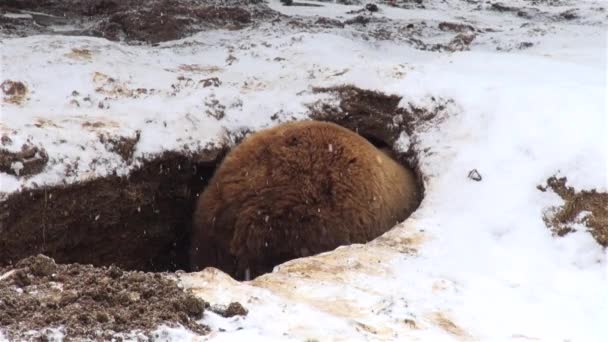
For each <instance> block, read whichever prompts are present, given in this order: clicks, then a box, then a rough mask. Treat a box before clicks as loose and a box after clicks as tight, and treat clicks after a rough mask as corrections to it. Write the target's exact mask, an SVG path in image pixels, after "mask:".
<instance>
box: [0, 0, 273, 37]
mask: <svg viewBox="0 0 608 342" xmlns="http://www.w3.org/2000/svg"><path fill="white" fill-rule="evenodd" d="M0 9H1V10H4V11H7V12H13V13H18V14H19V13H26V14H28V13H31V12H36V13H37V14H35V15H31V16H32V19H30V20H15V19H10V18H3V17H0V25H1V27H4V28H6V29H7V32H8V33H9V34H10V33H13V34H17V35H23V34H25V35H28V34H35V33H51V34H52V33H56V32H55V31H53V30H54V29H56V28H57V27H61V26H65V27H68V26H69V27H70V29H69V30H68V31H65V29H64V30H63V31H62V32H63V33H65V32H68V34H71V35H85V36H96V37H104V38H107V39H109V40H113V41H117V40H125V41H127V42H145V43H159V42H165V41H169V40H175V39H181V38H184V37H187V36H189V35H191V34H193V33H195V32H198V31H204V30H209V29H216V28H221V29H234V30H238V29H241V28H244V27H246V26H249V25H251V24H252V23H254V21H256V20H265V19H268V18H274V17H276V16H279V14H278V13H277V12H275V11H273V10H271V9H270V8H269V7H268V6H267V5H265V4H263V3H262V2H261V1H245V0H210V1H204V2H192V1H189V0H126V1H117V0H84V1H80V0H66V1H63V0H62V1H60V0H46V1H33V0H24V1H15V0H10V1H5V2H4V4H2V5H0Z"/></svg>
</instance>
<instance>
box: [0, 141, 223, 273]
mask: <svg viewBox="0 0 608 342" xmlns="http://www.w3.org/2000/svg"><path fill="white" fill-rule="evenodd" d="M223 153H224V151H223V150H217V151H206V152H205V153H204V154H200V155H193V156H191V155H186V154H180V153H177V152H169V153H164V154H162V155H160V156H157V157H156V158H154V159H152V160H150V161H147V162H145V163H144V164H143V166H142V167H141V168H140V169H138V170H136V171H134V172H133V173H132V174H131V175H130V176H129V177H119V176H109V177H104V178H99V179H95V180H91V181H86V182H82V183H76V184H72V185H68V186H53V187H43V188H39V189H34V190H25V191H22V192H18V193H14V194H11V195H10V196H9V197H8V198H7V200H6V201H4V203H2V204H0V208H1V211H2V212H3V215H2V216H1V217H0V236H1V237H2V238H1V239H0V265H7V264H11V263H15V262H17V261H18V260H20V259H22V258H24V257H26V256H30V255H35V254H38V253H43V254H45V255H48V256H51V257H52V258H54V259H55V260H56V261H57V262H59V263H69V262H78V263H84V264H93V265H96V266H102V265H111V264H115V265H117V266H120V267H122V268H124V269H127V270H134V269H137V270H145V271H160V270H163V271H167V270H177V269H186V268H187V255H186V252H185V251H186V250H187V246H188V244H187V242H188V236H189V232H190V220H191V215H192V214H191V213H192V210H193V203H194V202H195V199H196V196H197V194H198V193H199V192H200V191H201V190H202V189H203V187H204V186H205V184H206V182H207V181H208V179H209V178H210V177H211V175H212V173H213V170H214V168H215V163H216V161H217V160H219V159H220V158H221V156H222V155H223Z"/></svg>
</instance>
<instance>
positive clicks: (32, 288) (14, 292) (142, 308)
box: [0, 255, 246, 340]
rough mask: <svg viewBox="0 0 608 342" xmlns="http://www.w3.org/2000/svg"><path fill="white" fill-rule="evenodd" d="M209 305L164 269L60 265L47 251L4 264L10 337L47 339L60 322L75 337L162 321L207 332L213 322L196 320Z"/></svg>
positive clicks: (2, 323) (105, 335)
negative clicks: (159, 271)
mask: <svg viewBox="0 0 608 342" xmlns="http://www.w3.org/2000/svg"><path fill="white" fill-rule="evenodd" d="M233 306H234V305H233ZM208 307H209V304H208V303H206V302H205V301H203V300H201V299H199V298H197V297H195V296H194V295H192V294H191V293H188V292H185V291H184V290H183V289H181V288H180V287H178V285H177V283H176V282H175V281H174V280H172V279H170V278H169V277H167V276H166V275H164V274H160V273H143V272H126V271H123V270H122V269H120V268H118V267H115V266H111V267H101V268H95V267H93V266H91V265H79V264H69V265H58V264H56V263H55V261H54V260H53V259H51V258H48V257H46V256H43V255H38V256H33V257H28V258H26V259H23V260H21V261H20V262H18V263H17V264H16V265H15V266H14V267H11V268H3V269H0V313H2V314H0V327H1V328H2V330H3V332H4V334H5V335H7V337H8V338H9V339H10V340H24V339H28V340H29V339H36V338H39V339H41V340H45V339H44V336H46V335H48V334H49V331H48V328H58V327H62V332H63V333H64V334H65V335H66V336H67V337H69V338H87V339H95V340H109V339H110V338H111V337H112V336H114V335H116V334H117V333H130V332H133V331H134V330H138V332H139V333H143V334H144V335H146V336H148V337H151V334H152V331H153V330H155V329H156V328H157V327H158V326H159V325H161V324H164V325H168V326H177V325H182V326H184V327H186V328H188V329H189V330H191V331H193V332H194V333H197V334H200V335H204V334H206V333H208V332H209V328H208V327H206V326H204V325H201V324H199V323H196V320H198V319H201V318H202V316H203V313H204V311H205V310H206V309H207V308H208ZM239 314H242V311H241V312H239ZM245 314H246V311H245ZM32 330H34V331H35V332H32Z"/></svg>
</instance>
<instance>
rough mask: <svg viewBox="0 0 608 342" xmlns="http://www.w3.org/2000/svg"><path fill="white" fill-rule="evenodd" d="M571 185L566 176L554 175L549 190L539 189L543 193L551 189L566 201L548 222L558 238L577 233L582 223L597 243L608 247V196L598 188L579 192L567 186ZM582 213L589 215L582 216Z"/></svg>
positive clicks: (549, 214)
mask: <svg viewBox="0 0 608 342" xmlns="http://www.w3.org/2000/svg"><path fill="white" fill-rule="evenodd" d="M567 182H568V179H567V178H566V177H562V178H557V177H555V176H553V177H551V178H549V179H548V180H547V186H546V187H543V186H538V189H539V190H541V191H546V190H547V188H550V189H551V190H553V191H554V192H555V193H556V194H558V195H559V196H560V197H561V198H562V199H563V200H564V205H562V206H559V207H555V208H551V209H550V210H549V211H548V212H547V213H546V215H545V217H544V220H545V223H546V224H547V226H548V227H549V228H550V229H551V231H553V233H554V234H555V235H558V236H564V235H566V234H568V233H571V232H574V231H576V229H575V228H574V225H575V224H577V223H578V224H582V225H584V226H586V227H587V229H588V231H589V232H590V233H591V235H592V236H593V238H594V239H595V240H596V241H597V243H599V244H600V245H602V246H603V247H608V193H606V192H598V191H596V190H595V189H593V190H590V191H585V190H583V191H576V190H575V189H574V188H573V187H571V186H567V185H566V183H567ZM581 214H585V215H584V216H583V217H581Z"/></svg>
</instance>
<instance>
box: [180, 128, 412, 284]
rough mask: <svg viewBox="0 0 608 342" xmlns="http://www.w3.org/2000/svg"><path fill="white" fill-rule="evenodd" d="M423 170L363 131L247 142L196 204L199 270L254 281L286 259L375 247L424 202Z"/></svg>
mask: <svg viewBox="0 0 608 342" xmlns="http://www.w3.org/2000/svg"><path fill="white" fill-rule="evenodd" d="M418 198H419V194H418V192H417V186H416V179H415V176H414V174H413V172H412V171H411V170H409V169H407V168H405V167H403V166H402V165H400V164H398V163H397V162H396V161H395V160H393V159H392V158H391V157H390V156H389V155H388V154H387V153H385V152H382V151H381V150H379V149H377V148H376V147H375V146H374V145H372V144H371V143H369V142H368V141H367V140H365V139H364V138H363V137H361V136H360V135H358V134H357V133H355V132H353V131H350V130H348V129H346V128H344V127H341V126H338V125H336V124H333V123H329V122H321V121H300V122H291V123H286V124H282V125H279V126H277V127H273V128H269V129H265V130H262V131H260V132H258V133H255V134H252V135H250V136H249V137H247V138H246V139H245V140H244V141H243V142H242V143H241V144H239V145H238V146H237V147H235V148H234V149H233V150H232V151H231V152H230V153H229V154H228V155H227V156H226V158H225V159H224V160H223V161H222V163H221V165H220V166H219V168H218V169H217V170H216V172H215V174H214V176H213V177H212V178H211V181H210V182H209V184H208V186H207V188H206V189H205V190H204V191H203V192H202V194H201V195H200V198H199V199H198V203H197V205H196V209H195V213H194V221H193V233H192V245H191V249H190V261H191V267H192V270H194V271H197V270H200V269H202V268H204V267H207V266H213V267H217V268H219V269H221V270H223V271H224V272H227V273H229V274H231V275H233V276H234V277H235V278H237V279H249V277H250V276H256V275H259V274H262V273H265V272H270V271H271V270H272V268H273V267H274V266H276V265H278V264H280V263H282V262H284V261H287V260H290V259H294V258H298V257H304V256H308V255H312V254H316V253H320V252H325V251H329V250H332V249H335V248H336V247H338V246H340V245H347V244H351V243H365V242H367V241H370V240H372V239H374V238H376V237H378V236H379V235H381V234H382V233H384V232H386V231H387V230H389V229H390V228H391V227H393V226H394V225H395V224H396V223H398V222H400V221H403V220H404V219H406V218H407V217H408V216H409V215H410V214H411V212H412V211H413V210H414V209H415V207H416V206H417V204H418Z"/></svg>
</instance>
